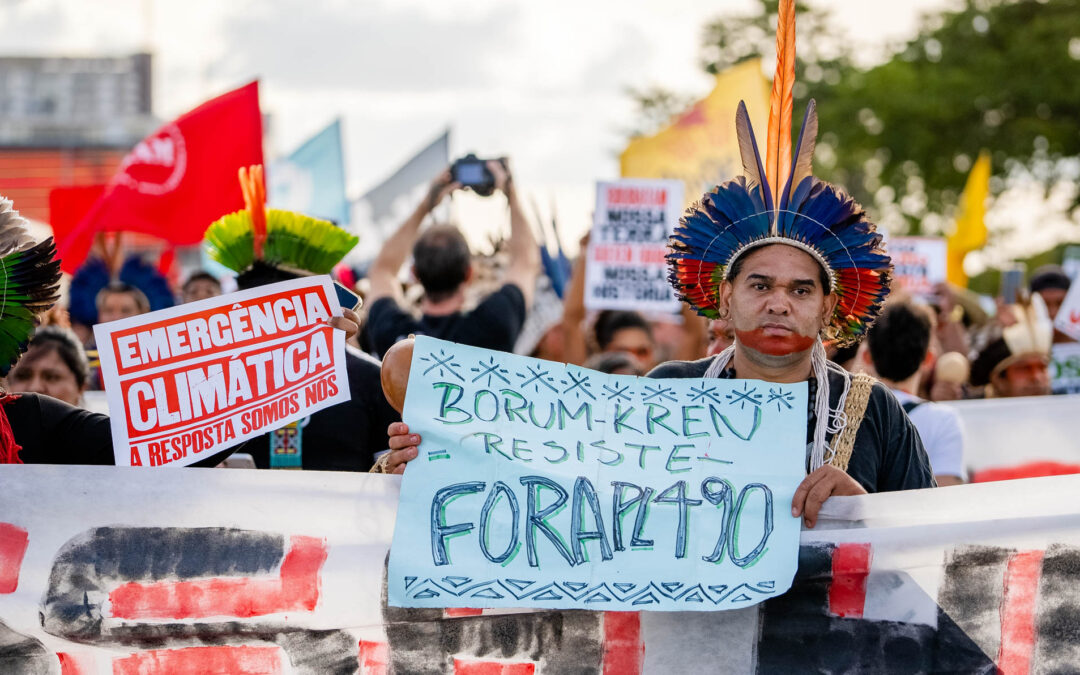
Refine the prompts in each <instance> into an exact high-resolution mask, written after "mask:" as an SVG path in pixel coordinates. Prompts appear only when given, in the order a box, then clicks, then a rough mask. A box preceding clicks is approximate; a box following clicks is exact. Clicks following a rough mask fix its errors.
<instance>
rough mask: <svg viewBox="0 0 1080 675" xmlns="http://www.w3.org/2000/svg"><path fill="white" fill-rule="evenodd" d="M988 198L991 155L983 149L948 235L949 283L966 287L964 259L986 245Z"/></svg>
mask: <svg viewBox="0 0 1080 675" xmlns="http://www.w3.org/2000/svg"><path fill="white" fill-rule="evenodd" d="M989 195H990V153H989V152H987V151H986V150H983V151H982V152H980V153H979V158H978V159H977V160H975V166H973V167H971V173H969V174H968V177H967V183H966V184H965V185H964V193H963V194H962V195H960V206H959V208H958V209H957V214H956V230H955V231H954V232H953V233H952V234H951V235H949V238H948V240H947V243H948V249H947V250H948V273H947V276H948V279H949V283H953V284H956V285H957V286H960V287H966V286H967V282H968V278H967V274H965V273H964V257H965V256H966V255H967V254H968V253H970V252H971V251H977V250H978V249H980V248H982V247H983V245H985V244H986V222H985V220H984V218H985V216H986V198H987V197H988V196H989Z"/></svg>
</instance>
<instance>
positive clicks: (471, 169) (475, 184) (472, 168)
mask: <svg viewBox="0 0 1080 675" xmlns="http://www.w3.org/2000/svg"><path fill="white" fill-rule="evenodd" d="M488 161H492V160H486V159H479V158H477V156H476V155H474V154H473V153H471V152H470V153H469V154H467V155H465V156H464V157H462V158H461V159H459V160H457V161H456V162H454V163H453V164H452V165H451V166H450V175H451V178H452V179H453V180H454V182H456V183H461V186H462V187H466V188H469V189H470V190H472V191H473V192H475V193H476V194H478V195H480V196H481V197H490V196H491V195H492V193H494V192H495V176H493V175H491V171H489V170H488V168H487V163H488ZM494 161H496V162H499V163H500V164H502V165H503V166H504V167H505V166H506V158H505V157H499V158H498V159H495V160H494Z"/></svg>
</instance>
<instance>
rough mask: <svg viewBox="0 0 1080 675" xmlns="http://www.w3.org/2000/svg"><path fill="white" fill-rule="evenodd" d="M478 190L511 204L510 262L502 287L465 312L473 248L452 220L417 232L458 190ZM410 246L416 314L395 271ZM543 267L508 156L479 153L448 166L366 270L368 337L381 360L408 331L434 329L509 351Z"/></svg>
mask: <svg viewBox="0 0 1080 675" xmlns="http://www.w3.org/2000/svg"><path fill="white" fill-rule="evenodd" d="M462 188H469V189H473V190H474V191H475V192H476V193H477V194H480V195H483V196H487V195H490V194H492V193H493V192H494V191H495V190H498V191H499V192H502V193H503V194H504V195H506V201H507V203H508V205H509V208H510V240H509V242H508V244H509V246H508V251H509V261H508V264H507V266H506V272H505V274H504V276H503V279H502V281H503V285H502V287H501V288H499V290H497V291H495V292H494V293H492V294H491V295H489V296H487V297H486V298H484V299H483V300H482V301H481V302H480V304H478V305H477V306H476V308H475V309H472V310H471V311H463V310H464V305H465V288H466V286H467V285H468V283H469V282H470V281H471V280H472V277H473V266H472V254H471V252H470V251H469V245H468V243H467V242H466V241H465V237H464V236H463V235H462V234H461V232H460V231H459V230H458V229H457V227H455V226H453V225H446V224H437V225H433V226H431V227H429V228H427V229H426V230H425V231H424V232H423V233H421V231H420V227H421V223H422V222H423V221H424V218H426V217H427V215H428V214H429V213H431V212H432V211H433V210H434V209H435V207H436V206H438V205H439V203H440V202H442V200H443V199H445V198H446V197H447V196H448V195H450V194H451V193H452V192H454V191H455V190H459V189H462ZM410 250H411V251H412V256H413V267H412V272H413V275H414V276H415V277H416V279H417V280H418V281H419V282H420V285H421V286H423V289H424V296H423V298H422V300H421V304H420V310H421V314H422V316H421V317H420V318H419V319H417V318H416V317H415V316H413V315H412V314H411V313H410V312H409V311H408V309H406V307H404V306H403V300H404V298H403V295H402V290H401V284H399V283H398V278H397V275H398V271H399V270H400V269H401V266H402V265H403V264H404V263H405V260H406V258H407V257H408V255H409V251H410ZM539 273H540V250H539V247H538V246H537V243H536V239H535V238H534V237H533V233H532V228H531V227H530V226H529V223H528V221H527V220H526V219H525V214H524V212H523V211H522V209H521V205H520V204H519V202H518V197H517V191H516V190H515V186H514V179H513V176H512V175H511V173H510V170H509V168H508V165H507V164H506V162H505V160H489V161H486V162H481V161H480V160H476V159H475V158H474V157H471V156H470V157H467V158H465V159H464V160H459V161H458V162H455V164H454V166H453V167H451V168H448V169H446V170H445V171H443V172H442V173H441V174H440V175H439V176H438V177H437V178H436V179H435V181H434V182H432V184H431V188H430V189H429V190H428V193H427V195H426V196H425V197H424V199H423V201H421V202H420V204H419V205H417V207H416V210H415V211H413V214H412V215H411V216H409V218H408V219H407V220H406V221H405V222H404V223H403V224H402V225H401V227H399V228H398V229H397V231H396V232H395V233H394V234H393V235H391V237H390V238H389V239H387V240H386V243H385V244H383V247H382V250H381V251H379V255H378V256H377V257H376V258H375V261H374V262H373V263H372V264H371V268H370V269H369V270H368V282H369V283H370V290H369V292H368V295H367V302H368V307H369V308H370V309H369V311H368V336H369V340H370V342H371V346H372V350H373V351H374V353H375V354H376V355H377V356H378V357H379V358H382V356H383V354H385V353H386V351H387V350H388V349H390V347H391V346H392V345H393V344H394V343H395V342H397V341H398V340H401V339H403V338H406V337H408V336H409V335H410V334H415V335H430V336H432V337H437V338H441V339H444V340H450V341H452V342H457V343H459V344H464V345H470V346H473V347H484V348H486V349H495V350H499V351H505V352H509V351H512V350H513V348H514V342H515V341H516V340H517V337H518V333H519V332H520V331H521V326H522V324H523V323H524V322H525V314H526V311H527V309H528V307H529V305H530V304H531V303H532V296H533V290H534V289H535V287H536V278H537V276H538V275H539Z"/></svg>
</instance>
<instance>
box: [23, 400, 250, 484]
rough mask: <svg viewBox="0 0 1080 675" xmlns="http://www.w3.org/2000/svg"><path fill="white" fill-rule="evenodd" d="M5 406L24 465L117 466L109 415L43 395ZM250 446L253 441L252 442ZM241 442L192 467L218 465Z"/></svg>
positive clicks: (241, 446) (237, 449) (244, 448)
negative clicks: (19, 446)
mask: <svg viewBox="0 0 1080 675" xmlns="http://www.w3.org/2000/svg"><path fill="white" fill-rule="evenodd" d="M16 396H17V397H18V398H16V399H15V400H14V401H11V402H10V403H8V404H7V405H5V406H4V412H5V413H6V414H7V418H8V423H9V424H11V433H12V435H14V436H15V442H16V443H18V444H19V445H21V446H22V450H20V451H19V459H21V460H22V462H23V464H115V463H116V462H115V460H114V458H113V444H112V432H111V431H110V429H109V416H108V415H102V414H101V413H96V412H90V411H89V410H83V409H82V408H77V407H75V406H73V405H70V404H67V403H64V402H63V401H60V400H57V399H55V398H53V397H51V396H45V395H43V394H30V393H23V394H16ZM248 443H250V441H248ZM248 451H249V450H248V448H247V443H240V444H239V445H235V446H233V447H231V448H227V449H225V450H222V451H221V452H218V453H217V454H214V455H210V456H209V457H206V458H204V459H201V460H199V461H198V462H196V463H194V464H191V465H189V466H200V467H206V466H217V465H218V464H220V463H221V461H222V460H224V459H225V458H226V457H228V456H229V455H231V454H233V453H234V452H248Z"/></svg>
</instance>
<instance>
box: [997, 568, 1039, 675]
mask: <svg viewBox="0 0 1080 675" xmlns="http://www.w3.org/2000/svg"><path fill="white" fill-rule="evenodd" d="M1042 561H1043V551H1020V552H1019V553H1014V554H1013V555H1012V556H1011V557H1010V558H1009V564H1008V566H1007V567H1006V568H1005V582H1004V583H1005V592H1004V594H1003V596H1002V599H1001V647H1000V649H999V650H998V658H997V665H998V672H999V673H1002V674H1003V675H1014V674H1016V675H1021V674H1022V675H1027V673H1029V672H1031V657H1032V656H1033V655H1034V653H1035V602H1036V599H1037V597H1038V595H1039V578H1040V577H1041V576H1042Z"/></svg>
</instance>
